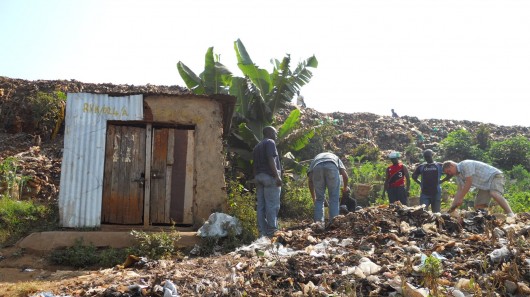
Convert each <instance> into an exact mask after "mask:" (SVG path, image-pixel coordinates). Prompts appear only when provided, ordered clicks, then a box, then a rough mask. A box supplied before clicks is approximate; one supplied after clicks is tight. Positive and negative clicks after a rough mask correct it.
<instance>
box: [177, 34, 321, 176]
mask: <svg viewBox="0 0 530 297" xmlns="http://www.w3.org/2000/svg"><path fill="white" fill-rule="evenodd" d="M234 49H235V52H236V57H237V61H238V64H237V65H238V67H239V69H240V70H241V72H243V74H244V77H239V76H234V75H233V74H232V73H231V72H230V71H229V70H228V69H227V68H226V67H225V66H224V65H223V64H221V63H220V61H219V57H218V56H216V55H214V52H213V47H210V48H208V50H207V52H206V55H205V66H204V71H203V72H202V73H201V74H199V75H196V74H195V73H194V72H193V71H192V70H191V69H189V68H188V67H187V66H186V65H185V64H184V63H182V62H180V61H179V62H178V63H177V68H178V71H179V74H180V76H181V77H182V79H183V80H184V82H185V83H186V86H187V87H188V88H189V89H190V90H192V92H194V93H195V94H206V95H207V94H215V93H220V94H229V95H232V96H234V97H236V98H237V101H236V108H235V113H234V119H233V121H232V123H233V126H232V131H231V135H230V138H229V146H230V151H232V152H235V153H237V155H238V156H239V160H237V161H238V163H240V164H247V165H246V166H244V165H242V166H243V167H247V166H248V164H250V163H249V161H250V160H251V158H252V154H251V152H252V149H253V148H254V146H255V145H256V144H257V143H258V142H259V139H262V137H263V135H262V130H263V128H264V127H265V126H269V125H274V126H278V124H277V123H276V124H275V123H274V116H275V115H276V113H277V112H278V111H279V110H280V109H281V108H284V107H286V106H287V103H288V102H290V101H291V99H292V98H293V97H294V96H295V94H296V93H297V92H298V91H299V90H300V88H301V87H302V86H303V85H305V84H306V83H308V82H309V80H310V79H311V77H312V73H311V71H310V70H309V68H316V67H317V66H318V61H317V59H316V58H315V57H314V56H312V57H310V58H308V59H307V60H305V61H303V62H301V63H299V64H298V66H297V67H296V69H295V70H294V71H292V70H291V69H290V68H289V66H290V63H291V58H290V56H289V55H286V56H285V57H284V58H283V59H282V60H281V61H279V60H276V59H273V60H271V62H272V64H273V70H272V72H271V73H269V72H268V71H267V70H265V69H261V68H259V67H258V66H256V65H255V64H254V63H253V62H252V59H251V58H250V56H249V54H248V53H247V51H246V49H245V46H244V45H243V43H242V42H241V40H239V39H238V40H236V41H235V42H234ZM299 123H300V111H299V110H293V111H292V112H291V114H290V115H289V117H288V118H287V120H286V121H285V123H283V125H282V127H281V128H280V133H279V135H278V136H279V137H278V147H279V149H280V150H286V151H291V150H292V151H296V150H299V149H301V148H303V147H304V146H305V145H307V143H308V142H309V140H310V139H311V138H312V137H313V136H314V130H313V129H312V128H310V127H306V128H305V129H302V128H300V127H299Z"/></svg>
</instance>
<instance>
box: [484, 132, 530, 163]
mask: <svg viewBox="0 0 530 297" xmlns="http://www.w3.org/2000/svg"><path fill="white" fill-rule="evenodd" d="M489 155H490V157H491V160H492V163H493V164H494V165H495V166H497V167H499V168H500V169H504V170H510V169H512V168H513V167H514V166H515V165H522V166H523V167H524V168H525V169H526V170H530V159H529V158H530V141H529V140H528V139H527V138H526V137H524V136H515V137H512V138H509V139H507V140H504V141H499V142H495V143H493V144H492V145H491V148H490V150H489Z"/></svg>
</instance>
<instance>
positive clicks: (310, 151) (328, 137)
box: [295, 119, 339, 160]
mask: <svg viewBox="0 0 530 297" xmlns="http://www.w3.org/2000/svg"><path fill="white" fill-rule="evenodd" d="M309 126H314V127H315V136H313V138H311V140H310V141H309V143H308V144H307V145H306V146H305V147H304V148H303V149H301V150H299V151H297V152H295V155H296V159H298V160H311V159H313V158H314V157H315V156H316V155H318V154H320V153H322V152H326V151H333V150H334V149H335V147H334V146H333V143H334V141H333V138H334V137H335V136H336V135H338V134H339V131H338V130H337V128H336V127H335V125H334V124H333V121H332V120H330V119H325V120H323V121H320V122H316V121H315V122H314V123H313V124H312V125H311V124H310V125H309Z"/></svg>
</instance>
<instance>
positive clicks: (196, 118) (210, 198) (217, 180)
mask: <svg viewBox="0 0 530 297" xmlns="http://www.w3.org/2000/svg"><path fill="white" fill-rule="evenodd" d="M144 102H145V104H146V108H147V109H150V112H151V114H152V121H153V122H154V123H156V122H162V123H174V124H180V125H194V126H195V172H194V176H195V180H194V201H193V214H194V220H193V221H194V225H195V227H199V226H201V225H202V224H203V222H204V221H206V220H207V219H208V217H209V216H210V214H211V213H212V212H215V211H224V210H225V209H226V199H227V197H226V191H225V180H224V166H223V164H224V161H225V155H224V152H223V142H222V135H223V122H222V120H223V114H222V110H223V109H222V107H221V103H219V102H218V101H215V100H212V99H208V98H197V96H193V97H191V96H190V97H186V96H178V97H175V96H163V95H157V96H144ZM147 113H148V111H146V114H147Z"/></svg>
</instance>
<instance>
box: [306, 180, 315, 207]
mask: <svg viewBox="0 0 530 297" xmlns="http://www.w3.org/2000/svg"><path fill="white" fill-rule="evenodd" d="M307 186H308V187H309V192H310V193H311V198H313V203H315V199H316V195H315V186H314V185H313V173H312V172H310V173H309V174H308V175H307Z"/></svg>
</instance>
